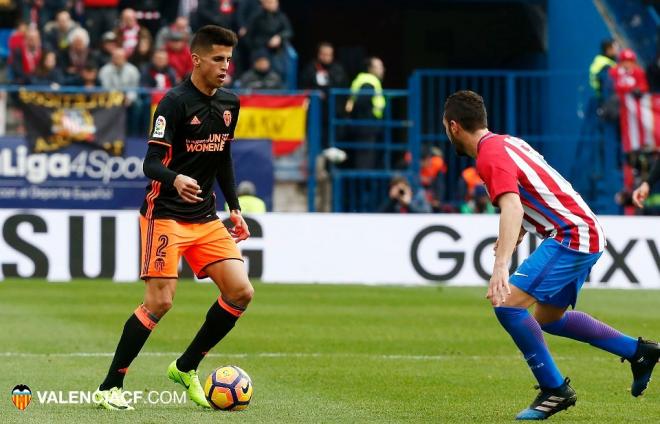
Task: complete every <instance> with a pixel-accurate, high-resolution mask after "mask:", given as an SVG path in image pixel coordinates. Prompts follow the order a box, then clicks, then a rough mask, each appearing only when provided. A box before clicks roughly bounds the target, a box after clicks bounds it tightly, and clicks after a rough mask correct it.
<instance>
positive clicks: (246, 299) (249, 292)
mask: <svg viewBox="0 0 660 424" xmlns="http://www.w3.org/2000/svg"><path fill="white" fill-rule="evenodd" d="M253 297H254V287H252V285H248V286H247V287H245V288H244V289H242V290H241V291H240V292H239V293H238V300H237V301H238V302H239V304H240V305H242V306H247V305H248V304H249V303H250V302H251V301H252V298H253Z"/></svg>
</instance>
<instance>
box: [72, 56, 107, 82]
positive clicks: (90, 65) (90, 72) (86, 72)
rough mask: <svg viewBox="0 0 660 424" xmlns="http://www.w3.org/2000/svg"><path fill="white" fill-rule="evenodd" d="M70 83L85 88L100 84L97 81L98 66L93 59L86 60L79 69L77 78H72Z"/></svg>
mask: <svg viewBox="0 0 660 424" xmlns="http://www.w3.org/2000/svg"><path fill="white" fill-rule="evenodd" d="M71 85H75V86H78V87H83V88H85V89H94V88H97V87H100V86H101V82H100V81H99V67H98V63H96V62H95V61H94V60H88V61H87V63H85V66H83V68H82V70H81V71H80V75H79V76H78V78H77V79H75V80H72V82H71Z"/></svg>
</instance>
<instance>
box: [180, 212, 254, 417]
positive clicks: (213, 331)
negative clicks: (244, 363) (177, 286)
mask: <svg viewBox="0 0 660 424" xmlns="http://www.w3.org/2000/svg"><path fill="white" fill-rule="evenodd" d="M193 231H194V232H195V233H196V239H195V242H194V243H193V244H192V245H191V246H190V247H189V248H188V249H187V250H186V251H185V253H184V257H185V258H186V261H188V264H189V265H190V267H191V268H192V270H193V272H195V274H196V275H197V276H198V277H206V276H208V277H211V279H212V280H213V281H214V282H215V284H216V285H217V286H218V288H219V289H220V292H221V294H220V296H219V297H218V299H217V300H216V301H214V302H213V304H212V305H211V307H210V308H209V310H208V312H207V313H206V320H205V321H204V323H203V324H202V327H201V328H200V329H199V331H198V332H197V334H196V335H195V337H194V339H193V340H192V342H191V343H190V345H189V346H188V348H187V349H186V350H185V352H184V353H183V354H182V355H181V357H179V358H178V359H177V360H175V361H173V362H172V363H171V364H170V366H169V367H168V377H169V378H170V380H172V381H174V382H176V383H179V384H181V385H183V386H184V387H186V388H187V389H188V395H189V396H190V399H191V400H192V401H193V402H195V403H196V404H198V405H201V406H205V407H210V405H209V404H208V402H207V401H206V398H205V396H204V390H203V389H202V386H201V384H200V383H199V377H198V375H197V367H198V366H199V363H200V361H201V360H202V359H203V358H204V356H205V355H206V354H207V353H208V351H209V350H211V348H213V346H215V345H216V344H217V343H218V342H219V341H220V340H222V339H223V338H224V337H225V336H226V335H227V333H229V331H230V330H231V329H232V328H233V327H234V325H235V324H236V320H237V319H238V318H239V317H240V316H241V314H242V313H243V311H244V310H245V307H246V306H247V305H248V303H250V300H251V299H252V293H253V292H254V290H253V289H252V285H251V284H250V281H249V280H248V277H247V272H246V269H245V264H244V263H243V258H242V256H241V252H240V251H239V250H238V248H237V246H236V243H235V242H234V240H233V239H232V238H231V235H230V234H229V232H228V231H227V229H226V228H225V227H224V226H223V225H222V223H221V222H220V221H212V222H209V223H206V224H200V225H198V226H196V227H195V228H194V229H193Z"/></svg>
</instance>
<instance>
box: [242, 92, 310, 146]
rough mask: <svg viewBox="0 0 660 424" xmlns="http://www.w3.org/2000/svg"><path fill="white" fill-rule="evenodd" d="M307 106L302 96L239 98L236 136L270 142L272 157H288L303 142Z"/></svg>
mask: <svg viewBox="0 0 660 424" xmlns="http://www.w3.org/2000/svg"><path fill="white" fill-rule="evenodd" d="M307 104H308V100H307V96H305V95H265V94H249V95H244V96H241V113H240V115H239V118H238V124H237V127H236V134H235V137H236V138H237V139H239V138H252V139H257V138H265V139H270V140H272V141H273V154H274V155H275V156H283V155H288V154H290V153H292V152H294V151H295V150H296V149H298V148H299V147H300V146H302V144H303V143H304V141H305V131H306V129H307Z"/></svg>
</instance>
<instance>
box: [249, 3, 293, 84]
mask: <svg viewBox="0 0 660 424" xmlns="http://www.w3.org/2000/svg"><path fill="white" fill-rule="evenodd" d="M292 36H293V30H292V29H291V23H290V22H289V18H287V16H286V15H285V14H284V13H283V12H282V11H281V10H280V3H279V0H261V10H259V11H258V12H256V14H255V15H254V16H252V18H251V19H250V21H249V23H248V25H247V32H246V35H245V37H246V41H247V45H248V48H249V49H250V51H251V52H255V51H258V50H261V49H264V48H265V49H267V50H268V52H269V54H270V63H271V65H272V67H273V69H274V70H275V71H277V72H278V73H279V74H280V75H285V74H286V56H285V51H284V46H285V44H286V43H288V42H289V40H290V39H291V37H292Z"/></svg>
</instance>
